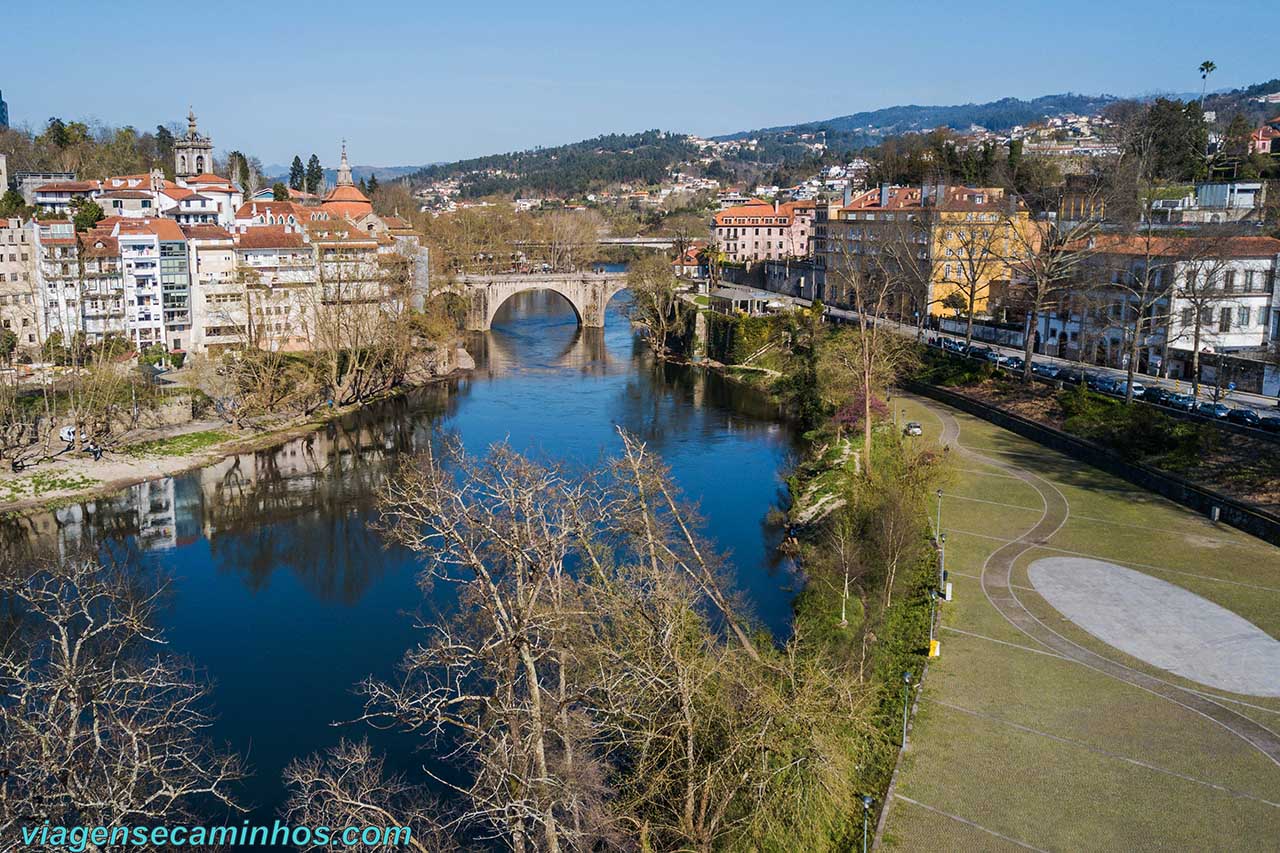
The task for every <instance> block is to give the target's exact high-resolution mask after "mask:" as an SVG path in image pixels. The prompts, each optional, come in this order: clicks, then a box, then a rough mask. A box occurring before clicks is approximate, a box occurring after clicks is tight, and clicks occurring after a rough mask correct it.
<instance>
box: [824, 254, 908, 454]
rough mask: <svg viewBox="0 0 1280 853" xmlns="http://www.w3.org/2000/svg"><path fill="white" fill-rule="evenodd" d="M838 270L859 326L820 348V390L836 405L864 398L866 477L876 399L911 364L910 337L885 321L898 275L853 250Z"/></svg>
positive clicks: (835, 271)
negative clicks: (868, 263) (866, 262)
mask: <svg viewBox="0 0 1280 853" xmlns="http://www.w3.org/2000/svg"><path fill="white" fill-rule="evenodd" d="M837 257H839V258H840V264H839V266H838V267H837V268H836V270H834V271H833V272H834V273H835V276H836V278H837V281H838V282H839V284H840V286H841V288H842V289H843V291H844V292H845V293H846V294H847V296H848V301H849V303H850V305H851V306H852V307H853V310H854V312H855V315H856V323H857V328H856V330H855V331H853V332H852V333H851V332H849V331H847V330H842V331H841V332H840V333H838V334H837V335H836V336H835V338H834V339H832V340H830V341H827V342H824V344H823V346H822V347H821V348H820V350H819V359H818V375H819V386H820V387H822V388H824V389H826V395H827V396H829V397H833V398H835V399H834V402H837V403H839V402H841V401H844V400H848V399H850V398H851V397H855V395H854V393H852V392H853V391H854V389H856V391H857V395H856V396H860V397H861V400H860V401H859V402H860V403H861V406H862V430H863V433H862V437H863V453H862V455H863V465H862V470H863V473H865V474H867V475H870V474H871V471H872V465H873V463H872V459H871V433H872V419H871V414H872V399H873V397H874V396H875V394H876V393H877V392H880V391H883V389H884V388H885V387H886V386H887V385H889V384H890V383H892V382H893V380H894V379H896V378H897V376H898V375H899V374H900V372H901V371H902V369H903V368H904V367H905V366H906V365H907V364H909V363H910V361H911V358H912V350H911V347H910V345H909V342H908V341H907V339H905V338H903V337H902V336H901V335H898V334H896V333H895V332H894V331H893V330H892V329H890V328H889V327H888V324H887V323H885V322H884V311H885V308H886V305H887V303H888V299H889V296H890V294H891V293H892V292H893V288H894V281H895V279H894V277H893V276H892V275H889V274H887V273H885V272H884V271H882V270H880V269H876V268H872V269H870V270H866V269H864V268H863V267H862V266H861V265H860V264H859V263H858V262H857V261H856V260H855V257H856V256H855V255H854V254H853V253H852V252H848V251H845V252H840V253H839V254H838V255H837Z"/></svg>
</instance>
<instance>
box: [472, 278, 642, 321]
mask: <svg viewBox="0 0 1280 853" xmlns="http://www.w3.org/2000/svg"><path fill="white" fill-rule="evenodd" d="M458 284H459V285H461V287H462V292H463V293H464V294H466V295H467V296H468V297H469V298H470V300H471V304H470V307H469V308H468V309H467V331H469V332H487V331H488V330H489V327H490V326H491V325H492V324H493V315H494V314H496V313H498V309H499V308H501V307H502V303H504V302H506V301H507V300H508V299H510V298H511V297H512V296H515V295H516V294H517V293H523V292H524V291H526V290H550V291H554V292H555V293H558V294H560V295H561V296H563V297H564V298H565V299H567V300H569V304H570V305H572V306H573V310H574V312H575V313H576V314H577V315H578V322H579V323H580V324H581V325H583V326H585V327H586V328H588V329H603V328H604V309H605V306H606V305H608V304H609V300H610V299H612V298H613V297H614V296H615V295H617V293H618V291H620V290H623V289H624V288H626V286H627V274H626V273H591V272H577V273H537V274H521V273H510V274H508V275H464V276H462V277H461V278H459V279H458Z"/></svg>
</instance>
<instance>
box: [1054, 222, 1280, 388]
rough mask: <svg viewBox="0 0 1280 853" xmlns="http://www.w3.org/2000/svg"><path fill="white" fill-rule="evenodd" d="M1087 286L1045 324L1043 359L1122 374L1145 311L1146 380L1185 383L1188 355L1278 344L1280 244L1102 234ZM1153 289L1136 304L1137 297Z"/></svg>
mask: <svg viewBox="0 0 1280 853" xmlns="http://www.w3.org/2000/svg"><path fill="white" fill-rule="evenodd" d="M1091 249H1092V251H1093V252H1094V253H1095V254H1094V255H1093V256H1092V257H1091V258H1090V260H1089V265H1088V268H1087V278H1086V281H1085V286H1084V287H1082V288H1080V289H1079V290H1078V291H1077V292H1075V293H1074V294H1073V295H1072V297H1071V298H1070V299H1069V300H1067V302H1066V304H1064V305H1061V306H1059V307H1058V308H1057V309H1056V310H1050V311H1047V312H1045V313H1044V315H1043V316H1042V317H1041V319H1040V322H1039V324H1038V328H1037V340H1036V343H1035V347H1036V350H1037V351H1040V352H1045V353H1048V354H1050V355H1058V356H1061V357H1064V358H1071V359H1081V360H1084V361H1089V362H1093V363H1100V364H1107V365H1111V366H1114V367H1126V366H1127V359H1128V358H1129V351H1130V344H1131V343H1132V335H1133V329H1134V326H1135V325H1136V323H1135V321H1136V316H1137V311H1138V310H1139V307H1140V306H1141V305H1143V304H1145V305H1146V308H1145V311H1146V313H1145V318H1146V319H1145V320H1144V323H1143V338H1142V340H1141V341H1140V342H1139V346H1138V364H1137V365H1136V368H1137V369H1138V370H1139V371H1141V372H1147V373H1156V372H1160V373H1164V374H1166V375H1172V376H1188V373H1187V371H1189V370H1190V365H1191V353H1192V351H1193V350H1194V349H1195V348H1196V347H1197V346H1198V347H1199V350H1200V352H1201V353H1202V354H1209V353H1216V354H1224V353H1255V352H1261V351H1263V350H1265V349H1267V348H1268V347H1270V346H1271V345H1272V344H1273V343H1274V342H1275V341H1276V340H1280V305H1277V303H1276V296H1275V291H1276V276H1277V270H1278V269H1280V240H1276V239H1273V238H1270V237H1224V238H1220V239H1205V238H1201V237H1189V236H1178V235H1168V234H1165V233H1160V234H1140V235H1117V234H1103V235H1099V236H1098V237H1096V238H1095V239H1094V240H1093V241H1092V245H1091ZM1144 281H1145V282H1149V283H1150V294H1149V295H1148V296H1147V297H1146V298H1144V299H1141V300H1140V299H1139V297H1138V295H1137V294H1135V293H1134V289H1135V287H1137V286H1140V284H1141V283H1142V282H1144Z"/></svg>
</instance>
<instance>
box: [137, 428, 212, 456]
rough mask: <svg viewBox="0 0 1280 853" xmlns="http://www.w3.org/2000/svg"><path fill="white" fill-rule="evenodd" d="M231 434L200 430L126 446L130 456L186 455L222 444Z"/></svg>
mask: <svg viewBox="0 0 1280 853" xmlns="http://www.w3.org/2000/svg"><path fill="white" fill-rule="evenodd" d="M230 438H231V435H230V434H228V433H226V432H223V431H222V430H219V429H209V430H202V431H200V432H184V433H179V434H178V435H171V436H168V437H167V438H158V439H155V440H154V441H144V442H140V443H138V444H131V445H129V446H128V447H126V448H124V451H123V452H124V453H126V454H128V455H129V456H134V457H142V456H185V455H187V454H188V453H195V452H196V451H198V450H205V449H206V448H209V447H213V446H214V445H215V444H221V443H222V442H224V441H227V440H228V439H230Z"/></svg>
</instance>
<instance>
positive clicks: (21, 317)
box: [0, 219, 39, 354]
mask: <svg viewBox="0 0 1280 853" xmlns="http://www.w3.org/2000/svg"><path fill="white" fill-rule="evenodd" d="M4 332H12V333H13V335H14V340H13V344H14V347H15V351H16V352H17V353H28V354H29V353H30V352H31V351H33V350H35V349H37V348H38V346H39V338H38V327H37V324H36V308H35V249H34V247H33V246H32V245H31V235H30V234H29V233H28V229H27V228H26V226H25V225H24V224H23V222H22V220H20V219H0V337H2V336H3V334H4Z"/></svg>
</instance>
